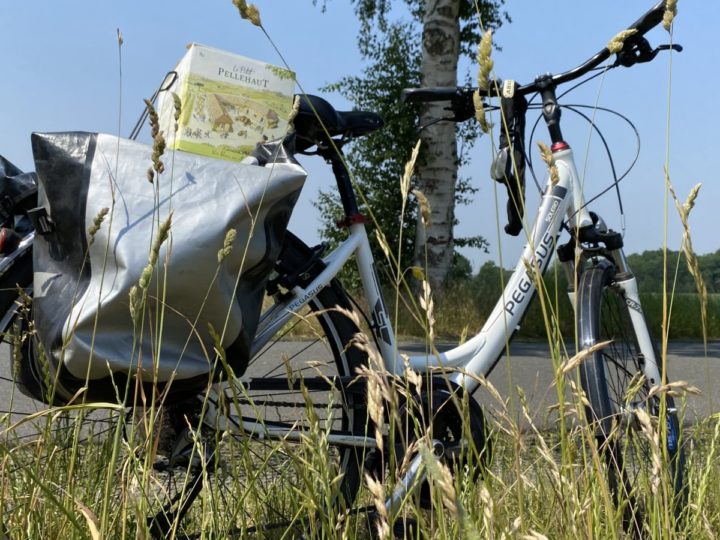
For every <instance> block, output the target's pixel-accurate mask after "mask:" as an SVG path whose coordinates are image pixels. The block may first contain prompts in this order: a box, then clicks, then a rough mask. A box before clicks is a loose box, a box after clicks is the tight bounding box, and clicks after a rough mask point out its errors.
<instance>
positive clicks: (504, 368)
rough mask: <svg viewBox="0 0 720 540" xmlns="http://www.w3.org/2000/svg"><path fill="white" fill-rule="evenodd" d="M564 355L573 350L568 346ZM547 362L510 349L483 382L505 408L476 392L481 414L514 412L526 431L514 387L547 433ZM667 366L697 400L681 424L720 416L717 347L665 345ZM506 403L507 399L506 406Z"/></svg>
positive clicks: (521, 348)
mask: <svg viewBox="0 0 720 540" xmlns="http://www.w3.org/2000/svg"><path fill="white" fill-rule="evenodd" d="M446 346H447V347H449V345H446ZM413 349H415V347H413V346H408V350H410V351H412V350H413ZM568 350H574V349H573V348H572V347H571V346H568ZM571 354H572V353H571ZM550 358H551V356H550V352H549V349H548V346H547V344H545V343H538V342H522V341H518V342H514V343H512V344H511V345H510V354H509V355H506V356H504V357H503V358H501V360H500V361H499V362H498V364H497V365H496V366H495V369H494V370H493V372H492V373H491V374H490V377H488V380H489V381H490V383H492V385H493V386H495V388H496V389H497V391H498V393H499V394H500V396H501V397H502V398H503V400H505V405H500V404H499V403H498V400H497V399H496V398H492V396H490V394H489V392H487V391H486V390H483V389H482V388H481V389H479V390H478V391H477V392H476V394H475V397H476V398H477V400H478V401H479V402H480V404H481V405H482V406H483V409H484V410H486V412H491V413H492V414H502V413H505V414H511V415H512V411H513V410H514V411H516V412H515V414H514V415H513V416H514V418H515V419H516V420H517V421H518V422H519V423H520V424H521V425H526V424H527V422H526V421H525V420H524V419H523V417H522V415H520V414H519V413H518V412H517V411H518V403H519V402H518V397H519V392H518V391H517V388H518V387H519V388H520V389H522V392H523V393H524V394H525V398H526V400H527V404H528V410H529V411H530V414H531V417H532V418H533V422H535V423H536V425H538V426H540V427H542V428H547V427H551V426H552V424H553V422H554V421H555V416H554V415H553V414H552V413H551V410H552V409H553V408H554V407H555V406H556V405H557V403H558V392H557V388H556V387H555V384H554V380H555V379H554V376H553V371H552V363H551V360H550ZM667 362H668V367H667V369H668V376H669V380H671V381H686V382H687V383H689V384H690V385H691V386H695V387H697V388H698V389H700V391H701V392H702V394H701V395H699V396H689V397H688V398H687V401H686V403H685V408H684V411H683V415H684V421H685V423H695V422H697V421H698V420H699V419H702V418H706V417H708V416H709V415H711V414H714V413H718V412H720V341H713V342H710V343H708V348H707V353H706V351H705V347H704V345H703V343H702V342H696V341H687V342H686V341H675V342H671V343H670V344H669V345H668V353H667ZM510 397H512V398H513V401H512V402H511V401H510V399H509V398H510Z"/></svg>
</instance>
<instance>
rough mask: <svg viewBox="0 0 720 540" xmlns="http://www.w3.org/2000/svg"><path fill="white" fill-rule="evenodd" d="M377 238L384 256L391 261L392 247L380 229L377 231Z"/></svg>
mask: <svg viewBox="0 0 720 540" xmlns="http://www.w3.org/2000/svg"><path fill="white" fill-rule="evenodd" d="M375 238H376V239H377V241H378V244H380V249H382V252H383V255H385V258H386V259H387V260H388V261H390V260H391V259H390V245H389V244H388V241H387V239H386V238H385V233H384V232H382V231H381V230H380V229H375Z"/></svg>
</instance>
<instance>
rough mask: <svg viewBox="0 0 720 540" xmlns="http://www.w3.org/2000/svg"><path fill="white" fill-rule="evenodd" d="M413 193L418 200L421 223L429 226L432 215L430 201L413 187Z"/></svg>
mask: <svg viewBox="0 0 720 540" xmlns="http://www.w3.org/2000/svg"><path fill="white" fill-rule="evenodd" d="M412 193H413V195H415V198H416V199H417V202H418V208H419V209H420V219H421V220H422V223H423V225H424V226H425V227H426V228H427V227H429V226H430V223H431V220H430V218H431V216H432V209H431V208H430V201H428V199H427V197H426V196H425V194H424V193H423V192H422V191H420V190H418V189H413V192H412Z"/></svg>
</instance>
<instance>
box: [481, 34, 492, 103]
mask: <svg viewBox="0 0 720 540" xmlns="http://www.w3.org/2000/svg"><path fill="white" fill-rule="evenodd" d="M491 54H492V31H491V30H488V31H486V32H485V33H484V34H483V35H482V38H480V44H479V45H478V53H477V61H478V65H479V67H478V75H477V82H478V88H479V89H480V90H487V89H488V88H489V86H490V73H491V72H492V70H493V61H492V59H491V58H490V55H491Z"/></svg>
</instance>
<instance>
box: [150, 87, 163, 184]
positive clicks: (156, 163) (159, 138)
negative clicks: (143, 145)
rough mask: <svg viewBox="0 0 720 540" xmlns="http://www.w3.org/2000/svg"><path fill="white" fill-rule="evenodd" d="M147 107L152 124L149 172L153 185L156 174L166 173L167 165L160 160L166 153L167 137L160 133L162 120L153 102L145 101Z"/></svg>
mask: <svg viewBox="0 0 720 540" xmlns="http://www.w3.org/2000/svg"><path fill="white" fill-rule="evenodd" d="M145 107H147V110H148V119H149V122H150V136H151V137H152V139H153V146H152V167H150V168H149V169H148V171H147V179H148V182H150V183H151V184H152V182H153V180H154V179H155V175H156V174H162V173H163V172H164V171H165V164H164V163H163V162H162V161H161V160H160V158H161V157H162V155H163V154H164V153H165V136H164V135H163V132H162V131H160V119H159V117H158V113H157V111H155V107H154V106H153V104H152V102H151V101H150V100H148V99H146V100H145Z"/></svg>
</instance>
